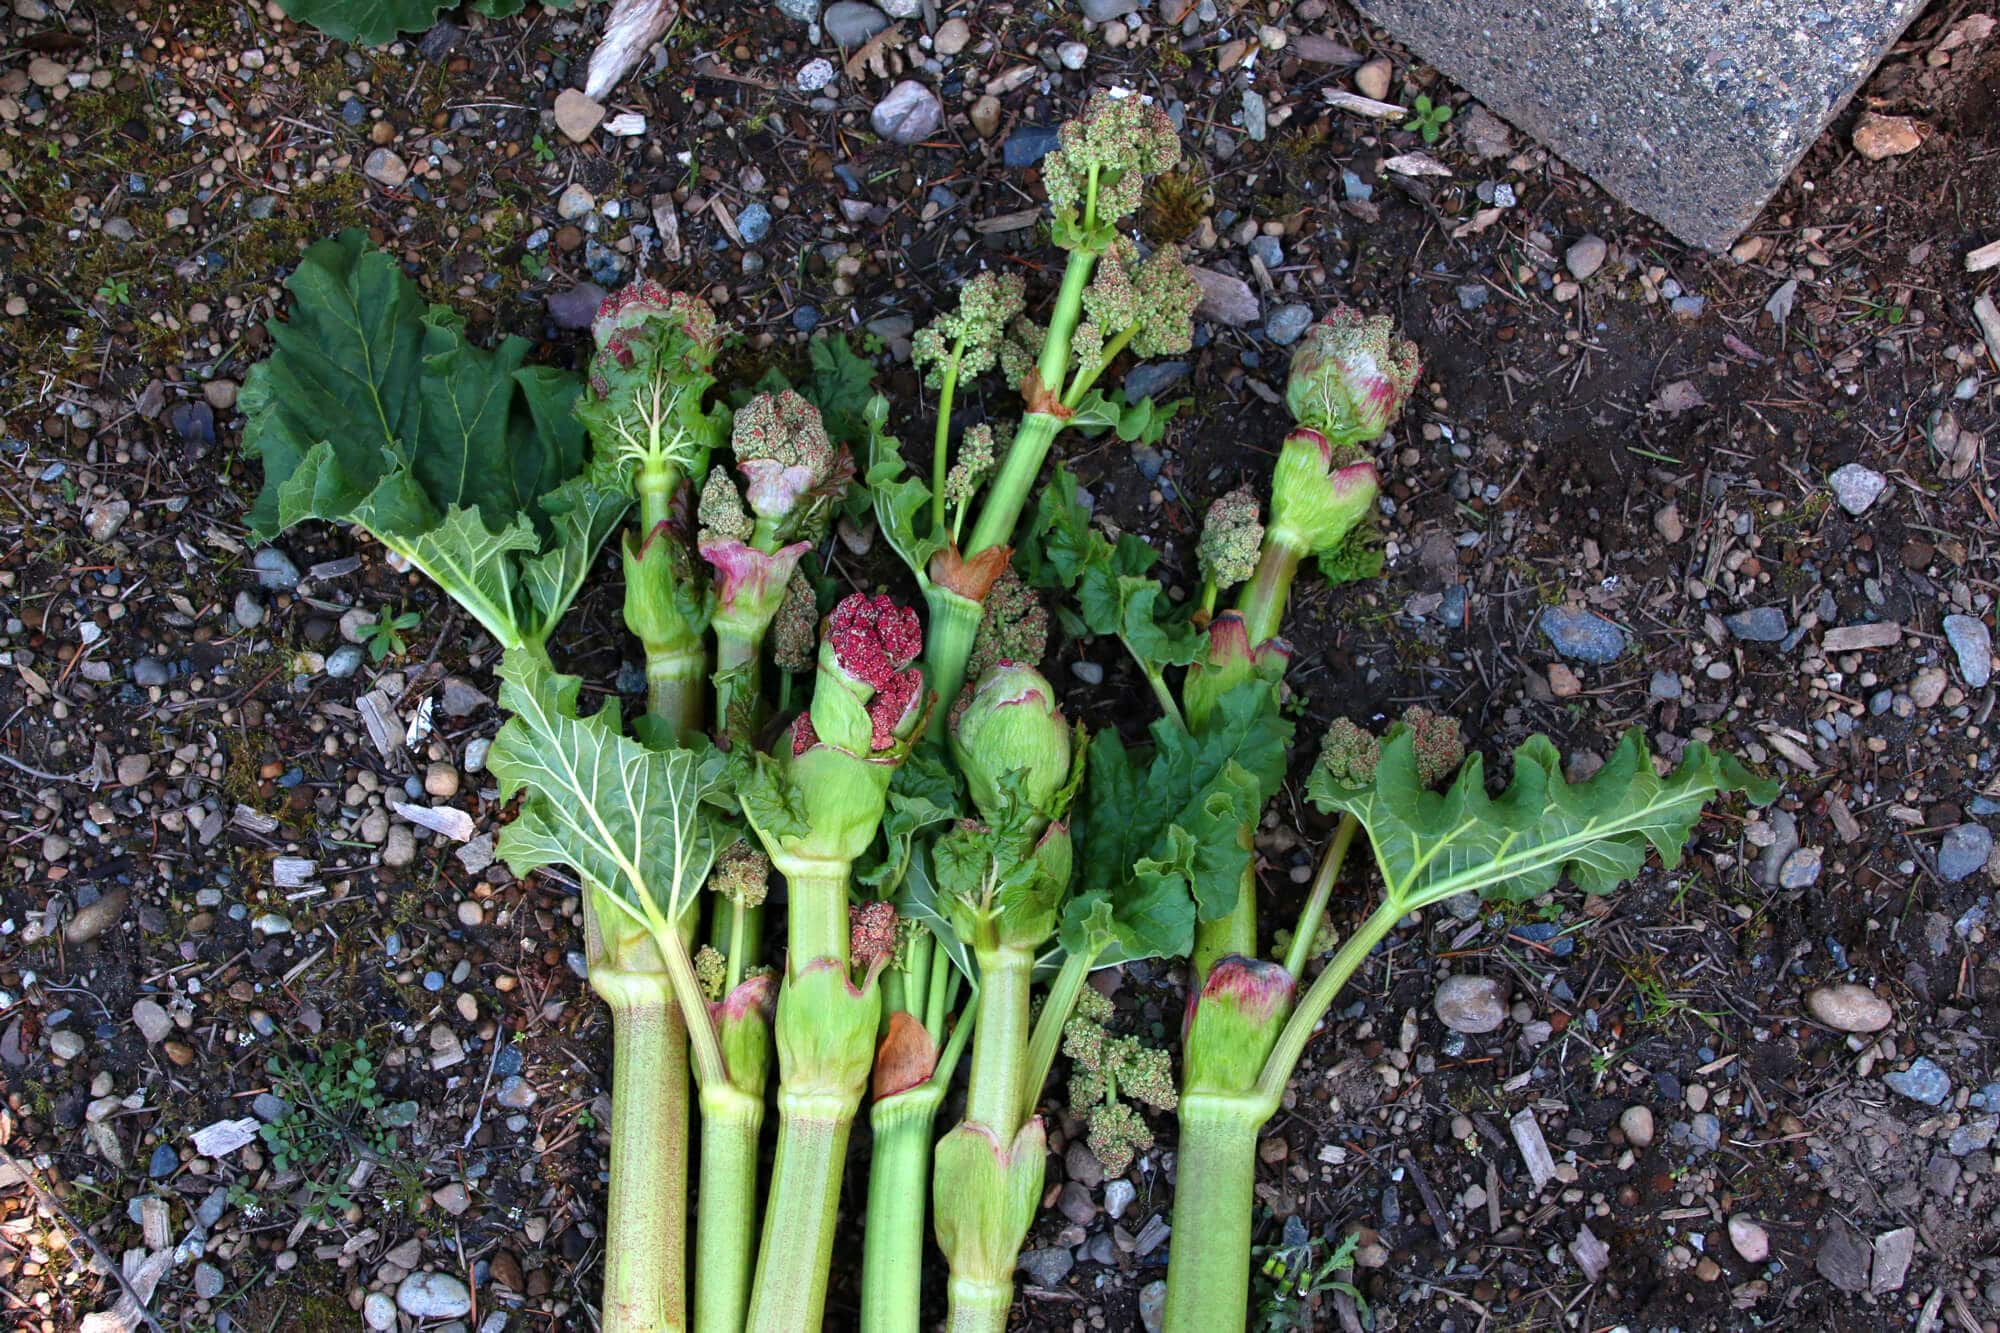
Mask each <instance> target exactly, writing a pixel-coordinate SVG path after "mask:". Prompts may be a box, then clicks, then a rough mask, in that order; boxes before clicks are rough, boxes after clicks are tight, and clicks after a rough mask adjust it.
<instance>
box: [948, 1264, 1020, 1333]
mask: <svg viewBox="0 0 2000 1333" xmlns="http://www.w3.org/2000/svg"><path fill="white" fill-rule="evenodd" d="M950 1290H951V1314H950V1317H949V1318H948V1319H947V1320H946V1321H945V1329H946V1330H947V1333H1007V1312H1008V1311H1009V1310H1011V1309H1012V1308H1013V1306H1014V1284H1013V1283H1012V1282H984V1281H981V1280H980V1279H978V1278H972V1277H955V1278H953V1279H952V1280H951V1289H950Z"/></svg>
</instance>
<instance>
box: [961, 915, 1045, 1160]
mask: <svg viewBox="0 0 2000 1333" xmlns="http://www.w3.org/2000/svg"><path fill="white" fill-rule="evenodd" d="M975 956H976V957H977V958H978V960H979V1026H978V1028H977V1029H975V1030H974V1032H973V1034H972V1078H971V1082H970V1083H969V1084H968V1086H967V1088H966V1094H965V1118H966V1119H967V1120H971V1121H976V1122H977V1123H979V1124H982V1125H985V1126H986V1127H987V1128H988V1129H990V1130H992V1131H993V1132H994V1133H995V1134H997V1135H999V1137H1000V1142H1001V1143H1002V1144H1009V1143H1012V1142H1013V1141H1014V1133H1015V1131H1016V1130H1018V1129H1020V1127H1021V1125H1022V1123H1023V1122H1024V1121H1025V1120H1026V1119H1027V1117H1028V1116H1029V1115H1032V1114H1033V1110H1032V1108H1031V1109H1030V1110H1029V1111H1027V1112H1025V1113H1024V1112H1023V1111H1022V1109H1021V1103H1022V1092H1023V1089H1022V1085H1023V1084H1024V1083H1025V1082H1026V1081H1027V1076H1028V1074H1029V1072H1030V1069H1031V1068H1032V1066H1031V1065H1030V1064H1029V1062H1028V998H1029V990H1030V985H1029V978H1030V977H1031V976H1032V975H1033V973H1034V970H1035V959H1034V955H1033V954H1031V953H1030V952H1028V951H1027V950H1026V949H1008V948H999V949H981V950H979V951H978V952H977V954H976V955H975ZM1040 1093H1041V1089H1040V1088H1036V1089H1035V1092H1034V1094H1032V1095H1033V1096H1034V1097H1036V1098H1037V1099H1039V1097H1040Z"/></svg>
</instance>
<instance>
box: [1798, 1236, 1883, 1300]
mask: <svg viewBox="0 0 2000 1333" xmlns="http://www.w3.org/2000/svg"><path fill="white" fill-rule="evenodd" d="M1873 1262H1874V1254H1873V1252H1872V1250H1871V1249H1870V1248H1869V1245H1868V1242H1866V1241H1864V1240H1862V1239H1861V1237H1859V1236H1857V1235H1855V1234H1854V1230H1853V1228H1851V1227H1849V1226H1848V1225H1847V1223H1845V1222H1842V1221H1839V1220H1835V1222H1834V1223H1833V1225H1832V1226H1830V1227H1828V1228H1827V1232H1826V1235H1825V1236H1823V1237H1821V1238H1820V1242H1819V1253H1818V1254H1815V1255H1814V1256H1813V1267H1815V1268H1817V1269H1818V1270H1819V1275H1820V1276H1821V1277H1823V1278H1825V1279H1826V1280H1827V1281H1828V1282H1831V1283H1832V1284H1833V1285H1834V1286H1836V1287H1839V1288H1840V1289H1841V1290H1842V1291H1846V1292H1858V1291H1865V1290H1866V1289H1867V1287H1868V1269H1869V1268H1870V1266H1871V1265H1872V1264H1873Z"/></svg>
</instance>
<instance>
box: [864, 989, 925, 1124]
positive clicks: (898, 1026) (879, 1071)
mask: <svg viewBox="0 0 2000 1333" xmlns="http://www.w3.org/2000/svg"><path fill="white" fill-rule="evenodd" d="M937 1060H938V1048H937V1043H936V1042H935V1041H932V1040H931V1034H930V1033H929V1032H928V1031H926V1030H925V1028H924V1025H923V1024H922V1023H919V1022H918V1021H917V1020H916V1019H915V1017H913V1016H912V1015H910V1014H909V1013H907V1012H905V1011H904V1010H901V1009H897V1010H895V1011H894V1012H892V1013H891V1014H890V1015H889V1030H888V1031H887V1032H886V1033H884V1034H883V1036H882V1041H881V1044H880V1045H879V1046H877V1047H876V1048H875V1076H874V1081H875V1100H876V1101H878V1102H879V1101H881V1100H882V1099H883V1098H884V1097H893V1096H895V1095H896V1094H897V1093H899V1092H907V1091H908V1090H909V1089H911V1088H914V1087H916V1086H917V1084H919V1083H922V1082H923V1081H924V1080H925V1079H927V1078H929V1077H930V1076H931V1072H932V1071H933V1070H935V1069H936V1068H937Z"/></svg>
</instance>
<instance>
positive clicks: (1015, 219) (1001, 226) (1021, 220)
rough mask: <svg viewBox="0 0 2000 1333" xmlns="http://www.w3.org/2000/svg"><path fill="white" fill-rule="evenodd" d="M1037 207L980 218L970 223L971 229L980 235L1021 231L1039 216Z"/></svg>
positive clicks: (1039, 210) (1040, 212)
mask: <svg viewBox="0 0 2000 1333" xmlns="http://www.w3.org/2000/svg"><path fill="white" fill-rule="evenodd" d="M1041 216H1042V210H1041V209H1039V208H1023V209H1018V210H1016V211H1015V212H1012V213H1002V214H1001V215H1000V216H998V217H993V218H981V219H980V220H979V221H977V222H975V223H973V224H972V229H973V230H974V231H976V232H978V233H979V234H980V235H981V236H991V235H993V234H994V233H995V232H1002V231H1022V230H1025V229H1026V228H1029V227H1032V226H1034V225H1035V223H1036V222H1037V221H1038V220H1039V219H1040V218H1041Z"/></svg>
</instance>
